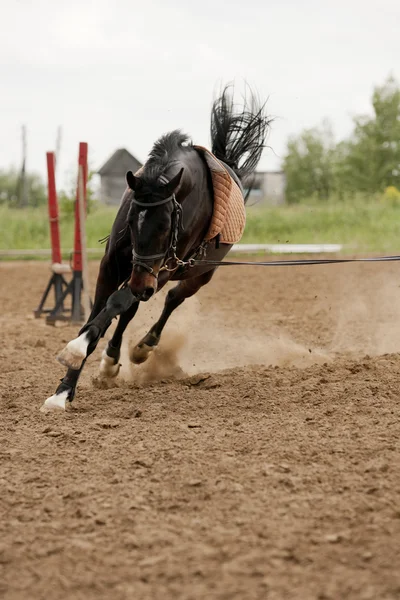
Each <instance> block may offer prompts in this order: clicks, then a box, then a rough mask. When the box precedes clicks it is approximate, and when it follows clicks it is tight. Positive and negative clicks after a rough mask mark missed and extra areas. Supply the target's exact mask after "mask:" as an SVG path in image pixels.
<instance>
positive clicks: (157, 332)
mask: <svg viewBox="0 0 400 600" xmlns="http://www.w3.org/2000/svg"><path fill="white" fill-rule="evenodd" d="M214 272H215V270H213V271H208V272H207V273H203V274H202V275H198V276H197V277H193V278H191V279H185V280H184V281H181V282H180V283H179V284H178V285H177V286H176V287H174V288H172V290H170V291H169V292H168V294H167V298H166V300H165V305H164V310H163V312H162V313H161V317H160V318H159V320H158V321H157V323H155V324H154V325H153V327H152V328H151V329H150V331H149V332H148V333H147V334H146V335H145V336H144V338H143V339H142V340H140V342H139V343H138V344H137V345H136V346H134V347H133V348H132V350H131V352H130V360H131V361H132V362H133V363H136V364H140V363H142V362H144V361H145V360H147V359H148V357H149V354H150V353H151V352H152V351H153V350H154V348H155V347H156V346H157V344H158V343H159V341H160V337H161V333H162V331H163V329H164V327H165V325H166V323H167V321H168V319H169V317H170V316H171V314H172V313H173V311H174V310H175V309H176V308H178V306H180V305H181V304H182V303H183V302H184V301H185V300H186V298H190V297H191V296H194V294H196V293H197V292H198V291H199V289H200V288H201V287H203V285H206V284H207V283H208V282H209V281H210V279H211V278H212V276H213V274H214Z"/></svg>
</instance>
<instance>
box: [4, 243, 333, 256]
mask: <svg viewBox="0 0 400 600" xmlns="http://www.w3.org/2000/svg"><path fill="white" fill-rule="evenodd" d="M341 250H342V245H341V244H235V245H234V246H233V248H232V252H235V253H240V254H242V253H243V254H255V253H259V252H266V253H267V252H268V253H271V254H331V253H335V252H340V251H341ZM71 252H72V250H63V251H62V253H63V255H64V256H65V255H66V254H71ZM103 252H104V248H87V253H88V255H90V254H102V253H103ZM8 256H9V257H10V258H12V257H18V256H51V250H50V249H47V248H38V249H36V250H20V249H18V250H0V257H5V258H7V257H8Z"/></svg>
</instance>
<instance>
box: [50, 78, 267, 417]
mask: <svg viewBox="0 0 400 600" xmlns="http://www.w3.org/2000/svg"><path fill="white" fill-rule="evenodd" d="M269 126H270V119H269V118H268V116H267V115H266V112H265V103H261V102H260V101H259V99H258V97H257V96H256V95H255V94H254V93H253V91H252V90H251V89H249V95H245V96H244V99H243V104H242V106H241V108H240V110H237V106H236V105H235V104H234V100H233V94H232V90H231V89H230V86H229V85H228V86H225V87H224V88H223V89H222V91H221V93H220V95H219V96H218V97H217V98H216V99H215V100H214V102H213V104H212V108H211V118H210V132H211V152H212V154H213V155H214V157H215V158H216V159H217V160H218V161H219V162H220V163H221V164H222V166H223V167H224V168H225V169H226V171H227V172H228V173H229V174H230V176H231V177H232V179H233V185H237V186H238V187H239V190H240V193H241V199H242V200H243V203H244V204H245V203H246V200H247V196H248V194H247V195H246V198H245V197H244V193H243V182H246V181H249V180H250V179H251V176H252V174H253V173H254V171H255V169H256V167H257V164H258V162H259V160H260V158H261V154H262V151H263V149H264V147H265V140H266V136H267V133H268V130H269ZM126 181H127V188H126V190H125V192H124V195H123V197H122V200H121V203H120V207H119V210H118V212H117V215H116V217H115V220H114V223H113V226H112V229H111V233H110V235H109V236H108V239H107V244H106V248H105V253H104V256H103V258H102V260H101V264H100V268H99V273H98V277H97V283H96V291H95V298H94V302H93V305H92V310H91V314H90V316H89V318H88V321H87V322H86V323H85V324H84V325H83V327H82V328H81V330H80V331H79V333H78V336H77V337H76V338H75V339H73V340H71V341H70V342H69V343H68V344H67V346H66V347H65V348H64V350H63V351H62V352H61V353H60V355H59V356H58V360H59V362H61V363H62V364H63V365H64V366H66V367H67V373H66V375H65V376H64V377H63V378H62V379H61V383H60V384H59V385H58V387H57V389H56V392H55V394H53V395H52V396H50V397H49V398H47V400H46V401H45V403H44V405H43V407H42V410H43V411H46V410H52V409H65V408H66V406H67V405H68V404H67V403H69V402H72V400H73V399H74V396H75V392H76V387H77V383H78V379H79V376H80V374H81V372H82V369H83V367H84V365H85V362H86V360H87V358H88V356H89V355H90V354H92V352H93V351H94V350H95V348H96V346H97V344H98V342H99V340H100V338H102V337H104V334H105V333H106V331H107V329H108V328H109V326H110V325H111V322H112V320H113V319H114V318H116V317H118V316H119V320H118V323H117V326H116V328H115V331H114V333H113V334H112V337H111V339H110V341H109V342H108V344H107V346H106V348H105V350H104V351H103V353H102V358H101V363H100V375H101V377H104V378H114V377H116V376H117V375H118V372H119V369H120V363H119V360H120V351H121V344H122V336H123V334H124V331H125V329H126V328H127V326H128V324H129V323H130V321H131V320H132V319H133V318H134V316H135V314H136V312H137V310H138V307H139V304H140V302H147V301H149V300H150V298H151V297H152V296H153V295H154V294H155V293H156V292H158V291H160V290H161V289H162V288H163V287H164V286H165V285H166V284H167V283H168V282H170V281H178V284H177V285H176V286H175V287H173V288H171V289H170V290H169V292H168V294H167V295H166V300H165V304H164V309H163V311H162V313H161V316H160V318H159V319H158V321H157V322H156V323H155V324H154V325H153V326H152V327H151V328H150V330H149V331H148V333H147V334H146V335H145V336H144V337H143V339H142V340H140V342H139V343H138V344H137V345H136V346H135V347H133V349H132V350H131V352H130V360H131V361H132V362H133V363H137V364H138V363H142V362H144V361H145V360H147V358H148V357H149V355H150V353H151V352H152V351H153V350H154V349H155V348H156V346H157V345H158V343H159V341H160V338H161V334H162V331H163V329H164V327H165V325H166V323H167V321H168V319H169V317H170V316H171V314H172V312H173V311H174V310H175V309H176V308H177V307H178V306H180V305H181V304H182V303H183V302H184V300H185V299H186V298H189V297H191V296H193V295H194V294H196V293H197V292H198V291H199V290H200V288H201V287H203V286H204V285H206V284H207V283H209V281H210V280H211V278H212V277H213V275H214V273H215V271H216V268H217V267H216V266H214V265H208V264H206V263H205V264H201V261H200V262H199V261H195V260H194V259H195V258H199V257H202V256H203V257H204V254H205V252H206V253H207V259H208V260H211V261H218V262H220V261H221V260H222V259H223V258H224V257H225V256H226V254H227V253H228V252H229V250H230V249H231V247H232V244H226V243H219V239H218V236H217V237H216V238H215V239H214V240H211V241H208V242H207V243H205V235H206V233H207V230H208V228H209V225H210V222H211V219H212V215H213V208H214V194H213V185H212V179H211V175H210V169H209V168H208V165H207V162H206V160H205V157H204V153H202V152H200V151H199V147H196V146H194V145H193V143H192V142H191V140H190V139H189V137H188V136H187V135H185V134H184V133H182V132H181V131H180V130H175V131H172V132H170V133H167V134H165V135H163V136H162V137H160V138H159V139H158V140H157V141H156V142H155V144H154V146H153V148H152V150H151V152H150V154H149V157H148V160H147V161H146V163H145V164H144V166H143V167H142V169H141V170H140V171H139V172H138V173H136V174H133V173H132V171H128V173H127V175H126Z"/></svg>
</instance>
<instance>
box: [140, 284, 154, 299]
mask: <svg viewBox="0 0 400 600" xmlns="http://www.w3.org/2000/svg"><path fill="white" fill-rule="evenodd" d="M154 291H155V290H154V288H153V287H147V288H145V290H144V292H143V293H142V300H150V298H151V297H152V295H153V294H154Z"/></svg>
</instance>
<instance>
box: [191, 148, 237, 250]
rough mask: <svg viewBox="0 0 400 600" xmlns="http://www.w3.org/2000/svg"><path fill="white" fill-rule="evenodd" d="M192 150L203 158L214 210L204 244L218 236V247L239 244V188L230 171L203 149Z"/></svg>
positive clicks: (233, 174)
mask: <svg viewBox="0 0 400 600" xmlns="http://www.w3.org/2000/svg"><path fill="white" fill-rule="evenodd" d="M194 148H195V149H196V150H197V151H198V152H199V153H200V154H201V155H202V156H203V158H204V160H205V162H206V164H207V166H208V168H209V170H210V174H211V180H212V185H213V192H214V211H213V215H212V218H211V223H210V226H209V228H208V231H207V234H206V236H205V241H206V242H208V241H210V240H212V239H214V238H216V237H217V236H219V242H220V243H221V244H236V243H237V242H239V241H240V239H241V237H242V235H243V231H244V228H245V225H246V209H245V205H244V198H243V188H242V185H241V183H240V181H239V179H238V177H237V176H236V174H235V173H234V172H233V171H232V169H231V168H230V167H228V165H226V164H225V163H223V162H222V161H220V160H218V159H217V158H216V157H215V156H214V155H213V154H212V153H211V152H210V151H209V150H207V148H203V146H194Z"/></svg>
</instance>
